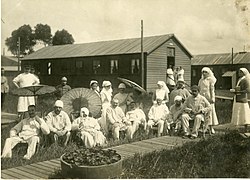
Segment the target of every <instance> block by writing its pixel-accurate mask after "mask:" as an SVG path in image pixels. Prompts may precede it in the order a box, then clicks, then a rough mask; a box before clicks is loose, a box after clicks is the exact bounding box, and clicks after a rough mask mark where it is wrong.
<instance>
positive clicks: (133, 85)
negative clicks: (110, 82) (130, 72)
mask: <svg viewBox="0 0 250 180" xmlns="http://www.w3.org/2000/svg"><path fill="white" fill-rule="evenodd" d="M117 79H118V80H120V81H122V82H123V83H124V84H126V85H127V86H129V87H132V88H134V89H136V90H138V91H140V92H142V93H145V94H146V93H147V91H146V90H145V89H143V88H142V87H141V86H139V85H138V84H136V83H135V82H133V81H131V80H128V79H125V78H120V77H118V78H117Z"/></svg>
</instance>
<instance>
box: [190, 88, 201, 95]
mask: <svg viewBox="0 0 250 180" xmlns="http://www.w3.org/2000/svg"><path fill="white" fill-rule="evenodd" d="M191 91H192V95H193V97H197V96H198V94H199V91H198V90H197V89H192V90H191Z"/></svg>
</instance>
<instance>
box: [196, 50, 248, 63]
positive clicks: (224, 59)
mask: <svg viewBox="0 0 250 180" xmlns="http://www.w3.org/2000/svg"><path fill="white" fill-rule="evenodd" d="M233 63H234V64H249V63H250V52H243V53H234V54H233ZM219 64H232V54H231V53H224V54H204V55H195V56H194V57H193V58H192V60H191V65H219Z"/></svg>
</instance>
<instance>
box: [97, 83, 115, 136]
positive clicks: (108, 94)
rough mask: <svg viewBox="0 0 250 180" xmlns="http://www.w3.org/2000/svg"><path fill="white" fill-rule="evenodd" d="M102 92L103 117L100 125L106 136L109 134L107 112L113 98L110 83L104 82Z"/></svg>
mask: <svg viewBox="0 0 250 180" xmlns="http://www.w3.org/2000/svg"><path fill="white" fill-rule="evenodd" d="M102 87H103V88H102V90H101V92H100V95H101V101H102V116H101V118H100V120H99V124H100V126H101V128H102V130H103V133H104V134H105V135H106V134H108V127H107V123H106V114H107V113H106V111H107V108H108V107H110V105H111V100H112V96H113V89H112V84H111V82H110V81H103V82H102Z"/></svg>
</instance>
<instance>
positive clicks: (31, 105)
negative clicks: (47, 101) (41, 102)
mask: <svg viewBox="0 0 250 180" xmlns="http://www.w3.org/2000/svg"><path fill="white" fill-rule="evenodd" d="M31 107H33V108H35V109H36V106H35V105H34V104H32V105H29V106H28V109H29V108H31Z"/></svg>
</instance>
